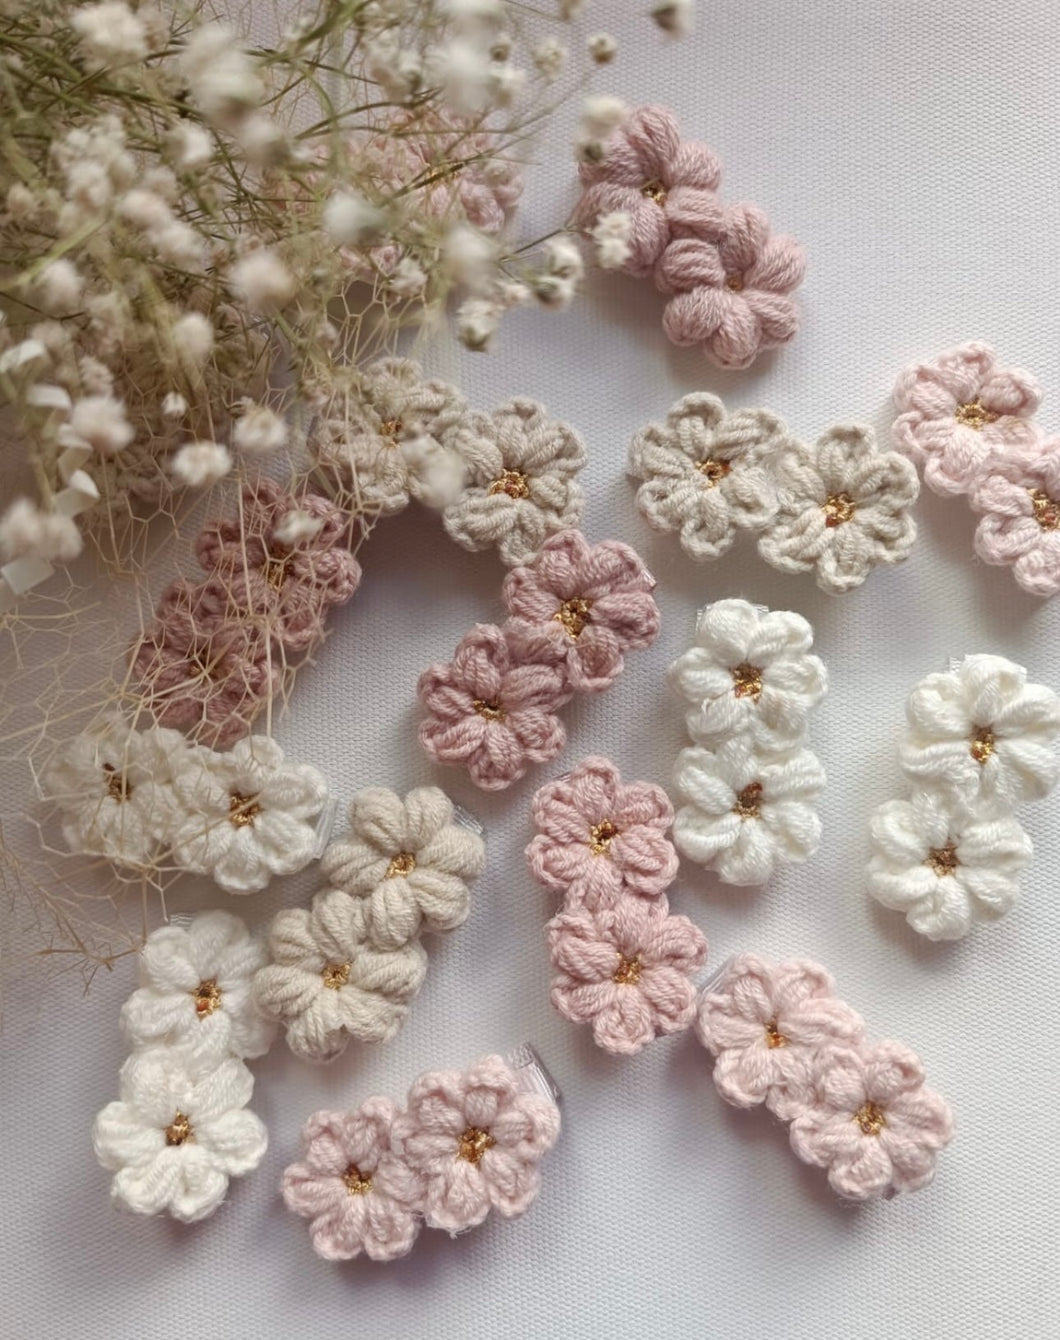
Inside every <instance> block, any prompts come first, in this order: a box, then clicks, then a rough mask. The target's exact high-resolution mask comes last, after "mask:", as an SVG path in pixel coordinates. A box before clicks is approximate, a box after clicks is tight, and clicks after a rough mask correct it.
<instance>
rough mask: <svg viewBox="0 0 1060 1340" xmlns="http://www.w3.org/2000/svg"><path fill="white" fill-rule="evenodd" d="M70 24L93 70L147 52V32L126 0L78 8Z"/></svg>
mask: <svg viewBox="0 0 1060 1340" xmlns="http://www.w3.org/2000/svg"><path fill="white" fill-rule="evenodd" d="M70 27H71V28H72V29H73V30H74V32H75V33H76V34H77V35H78V37H79V38H80V39H81V50H82V51H83V52H84V55H85V64H86V65H87V66H88V68H89V69H90V70H108V69H115V68H116V67H117V66H120V65H128V64H129V63H130V62H132V61H142V60H143V59H144V58H145V57H146V55H147V32H146V29H145V28H144V25H143V23H142V21H141V20H140V19H139V18H138V17H137V16H136V15H135V14H134V13H133V12H132V10H131V9H130V8H129V6H128V5H126V4H124V3H123V0H103V3H102V4H98V5H87V6H86V7H85V8H84V9H75V10H74V12H73V14H71V16H70Z"/></svg>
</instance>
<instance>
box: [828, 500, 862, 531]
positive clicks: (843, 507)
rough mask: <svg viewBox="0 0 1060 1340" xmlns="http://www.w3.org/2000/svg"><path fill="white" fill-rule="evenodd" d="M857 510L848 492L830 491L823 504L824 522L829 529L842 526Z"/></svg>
mask: <svg viewBox="0 0 1060 1340" xmlns="http://www.w3.org/2000/svg"><path fill="white" fill-rule="evenodd" d="M857 510H858V509H857V507H856V505H855V503H854V499H853V498H852V497H851V496H850V494H849V493H830V494H829V495H828V497H827V499H826V500H825V504H824V524H825V525H826V526H827V527H828V528H829V530H834V529H835V527H836V526H844V525H846V523H847V522H848V521H850V520H851V519H852V518H853V516H854V513H855V512H856V511H857Z"/></svg>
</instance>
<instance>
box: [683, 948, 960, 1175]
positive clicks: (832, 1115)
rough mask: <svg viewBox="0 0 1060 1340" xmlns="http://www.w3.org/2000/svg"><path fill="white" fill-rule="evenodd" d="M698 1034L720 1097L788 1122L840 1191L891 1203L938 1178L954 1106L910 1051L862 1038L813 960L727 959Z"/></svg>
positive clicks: (702, 1007) (710, 989) (801, 1152)
mask: <svg viewBox="0 0 1060 1340" xmlns="http://www.w3.org/2000/svg"><path fill="white" fill-rule="evenodd" d="M696 1033H697V1035H698V1037H699V1040H700V1041H701V1042H702V1043H703V1045H704V1047H706V1048H707V1050H708V1051H709V1052H710V1053H711V1055H712V1056H713V1057H714V1062H715V1063H714V1083H715V1087H716V1088H717V1090H718V1092H719V1093H720V1094H721V1096H722V1098H724V1099H725V1100H726V1102H729V1103H732V1104H733V1105H734V1106H736V1107H745V1108H746V1107H756V1106H758V1105H760V1104H764V1105H765V1106H766V1107H767V1108H768V1109H769V1111H770V1112H772V1113H774V1114H775V1115H776V1116H778V1117H779V1118H780V1119H781V1120H782V1121H786V1122H790V1138H791V1146H792V1149H793V1150H794V1151H795V1153H796V1154H797V1155H798V1156H799V1158H800V1159H802V1160H803V1162H804V1163H809V1164H812V1165H813V1166H815V1167H818V1168H824V1169H826V1170H827V1173H828V1181H829V1183H830V1184H831V1186H832V1188H833V1190H835V1191H837V1192H838V1193H839V1194H840V1195H841V1196H844V1197H846V1198H847V1199H850V1200H857V1201H866V1200H877V1199H879V1198H881V1197H888V1198H889V1197H891V1196H893V1195H895V1194H897V1193H898V1192H902V1191H916V1190H918V1189H919V1188H921V1187H924V1186H927V1184H928V1183H929V1182H930V1181H931V1180H932V1179H933V1178H934V1176H935V1163H936V1160H937V1157H938V1154H939V1152H940V1151H941V1150H943V1149H944V1148H945V1147H946V1146H947V1145H948V1144H949V1142H950V1140H951V1139H952V1137H953V1117H952V1115H951V1113H950V1109H949V1107H948V1106H947V1104H946V1103H945V1101H944V1100H943V1099H942V1098H941V1097H940V1096H939V1095H938V1094H937V1093H934V1092H932V1091H931V1090H930V1089H928V1088H926V1087H925V1085H924V1071H923V1067H922V1066H921V1064H920V1060H919V1058H918V1057H917V1056H916V1055H915V1054H914V1053H913V1052H911V1051H910V1050H909V1049H908V1048H907V1047H904V1046H902V1044H901V1043H898V1042H880V1043H876V1044H869V1043H867V1042H866V1041H865V1039H864V1035H863V1025H862V1022H861V1019H860V1018H859V1017H858V1015H857V1014H855V1013H854V1011H853V1010H851V1009H850V1008H849V1006H847V1005H845V1004H844V1003H843V1002H842V1001H841V1000H838V999H836V997H835V995H834V987H833V982H832V979H831V977H830V976H829V975H828V974H827V973H826V972H825V970H824V969H823V968H821V967H819V966H818V965H817V964H815V963H810V962H807V961H805V960H793V961H791V962H788V963H780V964H773V963H769V962H767V961H766V960H765V959H760V958H758V957H756V956H755V955H753V954H741V955H739V956H737V957H735V958H732V959H730V960H729V961H728V962H727V963H726V964H724V965H723V967H722V969H721V970H720V972H719V973H718V975H717V976H716V977H715V978H714V979H713V980H712V981H711V982H709V983H708V984H707V986H705V987H704V988H703V992H702V994H701V996H700V1000H699V1008H698V1013H697V1019H696Z"/></svg>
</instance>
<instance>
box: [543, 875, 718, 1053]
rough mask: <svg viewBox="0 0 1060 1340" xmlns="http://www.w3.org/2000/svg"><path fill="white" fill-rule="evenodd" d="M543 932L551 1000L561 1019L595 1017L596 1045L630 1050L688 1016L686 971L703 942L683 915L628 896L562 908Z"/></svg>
mask: <svg viewBox="0 0 1060 1340" xmlns="http://www.w3.org/2000/svg"><path fill="white" fill-rule="evenodd" d="M547 931H548V946H549V950H550V952H551V955H552V964H553V966H554V967H555V968H556V969H557V976H556V977H555V978H554V979H553V981H552V1004H553V1005H554V1006H555V1007H556V1009H557V1010H559V1012H560V1014H562V1015H563V1017H564V1018H565V1019H570V1020H571V1021H572V1022H573V1023H576V1024H592V1028H593V1038H594V1040H595V1042H596V1045H597V1046H598V1047H603V1049H604V1050H605V1051H609V1052H613V1053H615V1054H616V1055H620V1056H630V1055H632V1054H633V1053H634V1052H639V1051H640V1049H641V1048H642V1047H643V1046H644V1045H645V1043H648V1042H651V1040H652V1039H653V1038H654V1037H657V1036H661V1035H663V1034H666V1033H679V1032H680V1031H681V1030H682V1029H685V1028H687V1027H688V1025H689V1024H690V1023H691V1022H692V1017H693V1015H694V1014H695V1008H696V999H695V994H696V993H695V987H694V986H693V985H692V983H691V981H690V980H689V978H690V976H691V974H692V973H694V972H696V971H697V970H698V969H699V968H701V967H702V966H703V961H704V959H705V958H706V956H707V942H706V940H705V939H704V937H703V934H702V932H701V931H700V930H699V928H698V927H696V926H694V925H693V924H692V922H691V921H689V920H688V918H687V917H676V916H666V915H665V913H663V912H662V909H660V908H658V907H651V906H645V905H644V904H642V903H638V902H635V901H633V900H632V899H627V900H624V901H623V902H621V903H619V905H618V906H617V907H615V908H612V909H605V910H602V911H600V912H586V911H581V910H579V911H565V912H561V913H560V914H559V916H556V917H553V918H552V920H551V921H550V922H549V923H548V927H547Z"/></svg>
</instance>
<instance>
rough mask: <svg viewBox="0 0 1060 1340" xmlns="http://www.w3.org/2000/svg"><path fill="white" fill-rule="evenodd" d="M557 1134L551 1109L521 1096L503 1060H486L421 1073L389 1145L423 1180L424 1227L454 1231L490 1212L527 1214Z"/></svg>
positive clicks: (555, 1111) (540, 1100) (551, 1105)
mask: <svg viewBox="0 0 1060 1340" xmlns="http://www.w3.org/2000/svg"><path fill="white" fill-rule="evenodd" d="M558 1135H559V1109H558V1108H557V1107H556V1104H555V1103H553V1102H551V1101H550V1100H549V1099H547V1098H544V1097H542V1096H541V1095H540V1094H535V1093H524V1092H523V1091H522V1089H521V1088H520V1086H519V1080H518V1078H517V1076H516V1074H515V1072H514V1071H513V1070H512V1069H511V1067H510V1066H509V1065H508V1064H507V1063H506V1062H505V1061H504V1060H503V1059H502V1058H501V1057H500V1056H486V1057H483V1058H482V1060H480V1061H477V1062H476V1063H475V1064H474V1065H472V1066H469V1067H468V1069H467V1070H465V1071H458V1070H438V1071H433V1072H428V1073H427V1074H425V1075H421V1076H420V1078H419V1079H418V1080H416V1081H415V1083H414V1084H413V1085H412V1087H411V1088H410V1089H409V1092H408V1099H407V1101H406V1108H405V1112H404V1113H402V1114H401V1115H400V1116H398V1117H397V1118H396V1119H395V1121H394V1127H393V1135H392V1143H393V1147H394V1148H395V1149H396V1150H397V1153H398V1156H399V1157H400V1158H401V1159H403V1161H404V1162H405V1163H406V1164H407V1165H408V1167H409V1168H410V1169H411V1171H412V1173H414V1174H416V1175H418V1176H419V1177H420V1178H421V1179H422V1180H423V1183H424V1186H425V1189H426V1195H425V1198H424V1202H423V1212H424V1217H425V1219H426V1222H427V1224H428V1225H429V1226H430V1227H431V1228H443V1229H446V1230H447V1231H448V1232H450V1233H459V1232H461V1231H462V1230H463V1229H465V1228H473V1227H474V1226H475V1225H476V1224H481V1223H482V1221H483V1219H485V1217H486V1215H487V1214H489V1212H490V1210H491V1209H494V1210H496V1211H497V1212H498V1213H499V1214H502V1215H504V1216H505V1218H512V1217H514V1216H515V1215H519V1214H523V1213H524V1212H525V1211H526V1210H527V1209H529V1207H530V1205H531V1203H532V1202H533V1201H534V1199H535V1198H536V1196H537V1193H538V1190H539V1189H540V1185H541V1173H540V1170H539V1168H538V1164H539V1163H540V1162H541V1160H542V1158H544V1156H545V1155H546V1154H547V1153H548V1151H549V1150H550V1149H551V1148H552V1146H553V1145H554V1144H555V1143H556V1137H557V1136H558Z"/></svg>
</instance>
